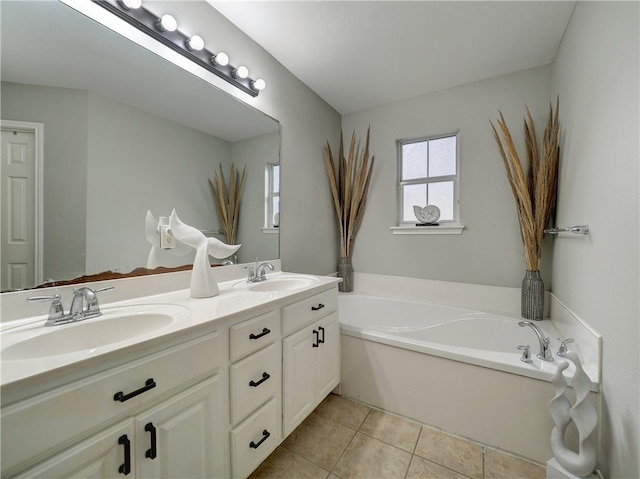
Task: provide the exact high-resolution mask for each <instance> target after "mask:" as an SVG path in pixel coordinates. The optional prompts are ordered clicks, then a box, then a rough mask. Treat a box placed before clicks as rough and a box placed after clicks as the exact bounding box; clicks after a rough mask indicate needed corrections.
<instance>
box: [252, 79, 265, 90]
mask: <svg viewBox="0 0 640 479" xmlns="http://www.w3.org/2000/svg"><path fill="white" fill-rule="evenodd" d="M251 86H253V88H255V89H256V90H258V91H262V90H264V88H265V87H266V86H267V84H266V83H265V82H264V80H263V79H262V78H258V79H256V80H254V81H252V82H251Z"/></svg>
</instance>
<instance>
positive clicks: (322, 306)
mask: <svg viewBox="0 0 640 479" xmlns="http://www.w3.org/2000/svg"><path fill="white" fill-rule="evenodd" d="M322 308H324V304H322V303H318V306H311V311H319V310H321V309H322Z"/></svg>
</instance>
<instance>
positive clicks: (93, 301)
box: [27, 286, 114, 326]
mask: <svg viewBox="0 0 640 479" xmlns="http://www.w3.org/2000/svg"><path fill="white" fill-rule="evenodd" d="M113 288H114V287H113V286H107V287H106V288H101V289H91V288H87V287H86V286H85V287H82V288H78V289H75V290H73V299H72V300H71V308H70V309H69V313H68V314H64V307H63V306H62V301H61V298H60V295H59V294H54V295H52V296H31V297H29V298H27V301H30V302H34V301H51V307H50V308H49V317H48V318H47V321H46V322H45V323H44V325H45V326H58V325H60V324H67V323H74V322H76V321H82V320H84V319H89V318H96V317H98V316H100V315H101V314H102V312H101V311H100V304H99V302H98V296H97V294H96V293H99V292H101V291H108V290H110V289H113Z"/></svg>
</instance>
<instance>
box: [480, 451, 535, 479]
mask: <svg viewBox="0 0 640 479" xmlns="http://www.w3.org/2000/svg"><path fill="white" fill-rule="evenodd" d="M484 461H485V462H484V474H485V477H486V478H487V479H544V478H545V477H546V475H547V473H546V469H545V468H544V466H541V465H539V464H536V463H534V462H530V461H527V460H525V459H521V458H519V457H515V456H512V455H510V454H505V453H503V452H500V451H498V450H496V449H491V448H487V449H486V451H485V459H484Z"/></svg>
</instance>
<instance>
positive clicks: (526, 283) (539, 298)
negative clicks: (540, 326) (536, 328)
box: [520, 270, 544, 321]
mask: <svg viewBox="0 0 640 479" xmlns="http://www.w3.org/2000/svg"><path fill="white" fill-rule="evenodd" d="M520 309H521V311H520V314H521V315H522V317H523V318H525V319H531V320H533V321H542V319H543V317H544V283H543V282H542V278H541V277H540V271H529V270H527V272H526V274H525V276H524V279H523V280H522V296H521V305H520Z"/></svg>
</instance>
